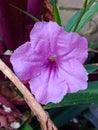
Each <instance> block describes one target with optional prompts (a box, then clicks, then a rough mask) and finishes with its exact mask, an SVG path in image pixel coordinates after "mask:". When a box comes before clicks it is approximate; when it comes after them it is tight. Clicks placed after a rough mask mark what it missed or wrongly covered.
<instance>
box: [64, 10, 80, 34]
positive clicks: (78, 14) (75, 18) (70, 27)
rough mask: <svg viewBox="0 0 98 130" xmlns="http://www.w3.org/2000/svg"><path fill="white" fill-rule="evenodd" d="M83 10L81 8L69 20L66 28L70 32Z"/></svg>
mask: <svg viewBox="0 0 98 130" xmlns="http://www.w3.org/2000/svg"><path fill="white" fill-rule="evenodd" d="M80 13H81V10H79V11H78V12H77V13H76V14H75V15H73V16H72V18H71V19H70V20H69V21H68V23H67V25H66V26H65V30H66V31H68V32H70V31H71V30H72V28H73V27H74V25H76V22H77V19H78V18H79V16H80Z"/></svg>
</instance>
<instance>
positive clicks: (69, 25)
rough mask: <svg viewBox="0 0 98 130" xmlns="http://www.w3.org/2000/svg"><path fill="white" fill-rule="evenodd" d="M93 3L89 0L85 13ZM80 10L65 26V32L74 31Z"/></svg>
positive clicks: (92, 0)
mask: <svg viewBox="0 0 98 130" xmlns="http://www.w3.org/2000/svg"><path fill="white" fill-rule="evenodd" d="M94 2H95V0H91V1H90V3H89V4H88V6H87V8H86V11H88V10H89V9H90V7H91V6H92V4H93V3H94ZM81 11H82V9H80V10H79V11H78V12H76V13H75V14H74V15H73V16H72V18H71V19H70V20H69V21H68V23H67V25H66V26H65V30H66V31H68V32H70V31H73V30H74V26H75V25H76V22H77V20H78V18H79V16H80V14H81Z"/></svg>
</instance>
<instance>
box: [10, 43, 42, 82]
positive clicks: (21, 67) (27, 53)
mask: <svg viewBox="0 0 98 130" xmlns="http://www.w3.org/2000/svg"><path fill="white" fill-rule="evenodd" d="M42 60H43V57H42V56H40V55H37V54H36V52H35V51H34V49H33V47H32V44H31V43H30V42H26V43H25V44H23V45H22V46H20V47H19V48H17V49H16V50H15V51H14V53H13V54H12V56H11V58H10V61H11V63H12V65H13V69H14V71H15V73H16V75H17V76H18V77H19V78H20V79H21V80H23V81H26V80H29V79H31V77H32V76H36V75H38V73H40V66H41V62H42Z"/></svg>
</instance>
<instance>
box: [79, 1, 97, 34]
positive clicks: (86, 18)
mask: <svg viewBox="0 0 98 130" xmlns="http://www.w3.org/2000/svg"><path fill="white" fill-rule="evenodd" d="M97 11H98V2H96V4H95V5H94V6H92V7H91V8H90V9H89V10H88V11H87V12H86V13H85V14H84V16H83V17H82V19H81V21H80V23H79V26H78V28H77V29H76V32H79V31H80V30H81V29H82V28H83V26H84V25H86V24H87V23H88V22H89V21H90V19H91V18H92V17H93V16H94V14H95V13H96V12H97Z"/></svg>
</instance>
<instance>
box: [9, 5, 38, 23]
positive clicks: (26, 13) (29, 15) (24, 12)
mask: <svg viewBox="0 0 98 130" xmlns="http://www.w3.org/2000/svg"><path fill="white" fill-rule="evenodd" d="M9 5H10V6H11V7H13V8H15V9H16V10H18V11H20V12H22V13H23V14H25V15H27V16H28V17H30V18H31V19H32V20H34V21H35V22H39V19H37V18H36V17H34V16H33V15H32V14H30V13H28V12H26V11H24V10H22V9H20V8H18V7H16V6H14V5H12V4H9Z"/></svg>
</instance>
